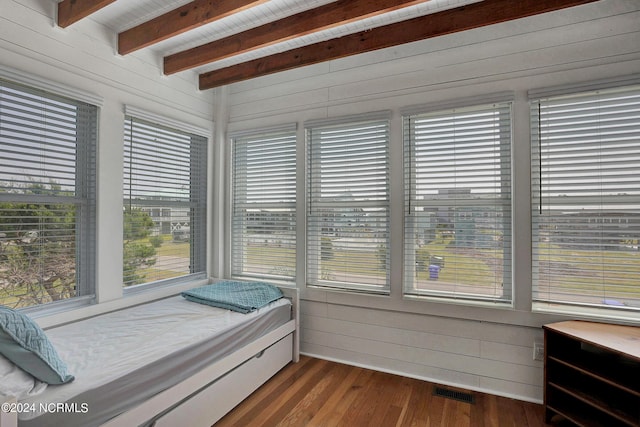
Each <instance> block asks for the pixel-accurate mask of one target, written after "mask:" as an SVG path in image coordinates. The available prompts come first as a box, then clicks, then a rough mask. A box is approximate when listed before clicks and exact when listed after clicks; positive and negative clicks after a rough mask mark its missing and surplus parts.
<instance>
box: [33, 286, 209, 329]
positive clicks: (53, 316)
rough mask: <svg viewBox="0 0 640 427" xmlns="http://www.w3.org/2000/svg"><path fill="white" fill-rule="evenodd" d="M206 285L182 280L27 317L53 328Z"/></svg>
mask: <svg viewBox="0 0 640 427" xmlns="http://www.w3.org/2000/svg"><path fill="white" fill-rule="evenodd" d="M208 283H210V281H209V279H208V278H206V277H203V278H198V279H190V280H184V281H179V282H173V283H171V284H167V285H164V286H160V287H147V288H145V289H144V290H139V291H138V292H135V293H130V294H128V295H127V294H124V295H123V296H122V298H118V299H114V300H111V301H105V302H102V303H93V304H90V305H83V306H81V307H78V306H76V305H74V306H73V307H77V308H73V307H68V306H67V307H64V306H63V305H61V307H59V308H57V309H56V310H55V311H50V310H47V309H46V308H44V309H42V310H38V309H34V310H33V311H32V312H31V313H28V314H29V316H31V317H33V318H34V320H35V321H36V322H37V323H38V325H40V327H42V328H45V329H46V328H53V327H56V326H60V325H63V324H65V323H70V322H75V321H78V320H82V319H85V318H87V317H92V316H97V315H100V314H104V313H108V312H110V311H116V310H121V309H123V308H126V307H131V306H134V305H140V304H144V303H148V302H151V301H154V300H158V299H162V298H167V297H170V296H174V295H178V294H179V293H180V292H182V291H185V290H187V289H191V288H194V287H197V286H203V285H206V284H208Z"/></svg>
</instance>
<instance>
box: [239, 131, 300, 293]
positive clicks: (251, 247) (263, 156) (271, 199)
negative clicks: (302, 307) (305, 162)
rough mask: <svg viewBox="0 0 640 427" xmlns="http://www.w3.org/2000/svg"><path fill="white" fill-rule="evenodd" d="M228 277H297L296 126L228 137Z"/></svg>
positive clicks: (289, 278)
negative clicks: (230, 153)
mask: <svg viewBox="0 0 640 427" xmlns="http://www.w3.org/2000/svg"><path fill="white" fill-rule="evenodd" d="M231 139H232V144H233V173H232V176H233V190H232V194H233V195H232V198H233V199H232V220H231V221H232V225H231V251H232V252H231V273H232V275H233V276H243V277H251V278H263V279H276V280H285V281H293V280H295V275H296V126H295V125H290V126H283V127H280V128H272V129H268V130H259V131H247V132H242V133H236V134H234V135H232V138H231Z"/></svg>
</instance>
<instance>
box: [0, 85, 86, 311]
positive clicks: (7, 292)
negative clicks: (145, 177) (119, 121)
mask: <svg viewBox="0 0 640 427" xmlns="http://www.w3.org/2000/svg"><path fill="white" fill-rule="evenodd" d="M97 111H98V109H97V107H96V106H94V105H90V104H87V103H85V102H80V101H76V100H73V99H68V98H65V97H61V96H58V95H54V94H51V93H48V92H45V91H42V90H39V89H33V88H30V87H27V86H24V85H21V84H15V83H12V82H9V81H6V80H3V79H0V304H2V305H6V306H9V307H16V308H18V307H28V306H34V305H39V304H45V303H50V302H55V301H62V300H68V299H73V298H78V297H90V296H92V295H93V294H94V282H95V280H94V274H95V267H94V265H95V227H96V226H95V216H96V215H95V205H96V183H95V171H96V140H97V137H96V129H97V116H98V113H97Z"/></svg>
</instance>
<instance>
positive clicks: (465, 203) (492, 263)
mask: <svg viewBox="0 0 640 427" xmlns="http://www.w3.org/2000/svg"><path fill="white" fill-rule="evenodd" d="M510 117H511V103H510V102H503V103H496V104H489V105H481V106H474V107H467V108H456V109H449V110H446V111H436V112H429V113H414V114H408V115H406V116H404V118H403V123H404V144H405V147H404V169H405V257H404V258H405V260H404V262H405V265H404V270H405V294H408V295H416V296H434V297H445V298H456V299H466V300H481V301H495V302H509V301H510V300H511V166H510V164H511V148H510V146H511V119H510Z"/></svg>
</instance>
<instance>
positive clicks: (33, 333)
mask: <svg viewBox="0 0 640 427" xmlns="http://www.w3.org/2000/svg"><path fill="white" fill-rule="evenodd" d="M0 354H2V355H3V356H4V357H6V358H7V359H9V360H10V361H11V362H13V363H14V364H15V365H17V366H18V367H19V368H21V369H22V370H24V371H26V372H28V373H29V374H31V375H33V376H34V377H35V378H37V379H39V380H40V381H43V382H45V383H47V384H64V383H67V382H69V381H73V379H74V377H73V375H71V374H69V372H68V371H67V365H66V364H65V363H64V361H62V360H61V359H60V356H59V355H58V352H57V351H56V349H55V348H54V347H53V345H52V344H51V341H49V338H47V336H46V334H45V333H44V331H43V330H42V329H41V328H40V326H38V325H37V324H36V323H35V322H34V321H33V320H32V319H31V318H30V317H28V316H26V315H25V314H23V313H20V312H18V311H16V310H13V309H11V308H9V307H4V306H0Z"/></svg>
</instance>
